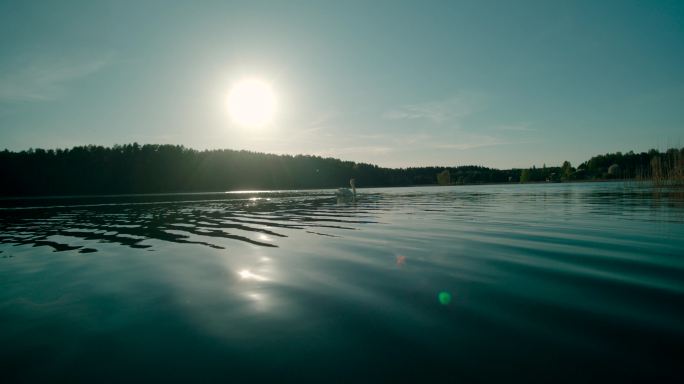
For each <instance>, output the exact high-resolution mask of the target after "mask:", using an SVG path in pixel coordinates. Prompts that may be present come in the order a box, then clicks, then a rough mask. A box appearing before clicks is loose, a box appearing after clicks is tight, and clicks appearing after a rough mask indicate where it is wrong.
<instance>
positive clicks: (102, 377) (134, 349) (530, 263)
mask: <svg viewBox="0 0 684 384" xmlns="http://www.w3.org/2000/svg"><path fill="white" fill-rule="evenodd" d="M333 192H334V191H331V190H318V191H270V192H241V193H213V194H175V195H174V194H170V195H139V196H106V197H71V198H42V199H21V200H7V199H5V200H0V207H2V208H0V366H1V367H2V372H3V373H2V375H3V379H4V380H3V381H4V382H8V381H10V382H35V381H41V380H42V381H46V380H49V381H53V382H56V381H59V382H102V381H121V382H123V381H143V380H146V381H177V382H195V381H200V380H201V381H221V382H254V381H269V382H284V381H294V380H297V381H314V382H330V381H332V382H340V381H344V382H367V381H404V382H428V381H431V382H440V381H441V382H453V381H456V380H459V381H464V382H473V381H497V382H498V381H551V382H557V381H574V382H577V381H598V380H610V381H617V382H626V381H637V380H638V381H649V382H677V381H679V382H681V381H680V380H682V377H683V376H684V364H682V360H681V356H683V355H684V190H682V189H679V190H677V189H663V188H660V189H657V188H652V187H650V186H647V185H638V184H630V183H626V182H615V183H576V184H572V183H567V184H566V183H563V184H535V185H487V186H454V187H423V188H389V189H359V199H358V201H357V202H355V203H338V202H336V201H335V199H334V197H333Z"/></svg>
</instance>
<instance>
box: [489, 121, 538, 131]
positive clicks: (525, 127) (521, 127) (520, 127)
mask: <svg viewBox="0 0 684 384" xmlns="http://www.w3.org/2000/svg"><path fill="white" fill-rule="evenodd" d="M496 129H497V130H499V131H511V132H537V130H536V129H534V128H531V127H530V125H529V124H527V123H522V124H507V125H499V126H497V127H496Z"/></svg>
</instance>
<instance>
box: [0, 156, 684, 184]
mask: <svg viewBox="0 0 684 384" xmlns="http://www.w3.org/2000/svg"><path fill="white" fill-rule="evenodd" d="M683 159H684V148H682V149H670V150H668V151H666V152H660V151H657V150H650V151H649V152H642V153H634V152H628V153H624V154H623V153H620V152H618V153H614V154H606V155H599V156H595V157H592V158H591V159H589V160H588V161H586V162H585V163H582V164H580V165H579V166H578V167H577V168H573V167H572V166H571V165H570V163H568V162H565V163H564V164H563V165H562V166H560V167H546V166H543V167H541V168H537V167H532V168H529V169H509V170H499V169H493V168H487V167H481V166H470V165H469V166H458V167H443V166H442V167H437V166H435V167H415V168H383V167H378V166H376V165H372V164H365V163H355V162H352V161H342V160H339V159H334V158H322V157H318V156H307V155H297V156H290V155H273V154H265V153H256V152H250V151H235V150H206V151H197V150H194V149H189V148H185V147H183V146H178V145H154V144H146V145H139V144H137V143H135V144H126V145H115V146H114V147H111V148H110V147H102V146H94V145H89V146H78V147H73V148H71V149H56V150H52V149H50V150H44V149H30V150H28V151H20V152H12V151H8V150H4V151H2V152H0V195H2V196H30V195H34V196H37V195H75V194H79V195H80V194H125V193H161V192H209V191H226V190H245V189H304V188H335V187H339V186H344V185H347V184H348V182H349V179H350V178H352V177H353V178H355V179H356V180H357V182H358V184H359V185H360V186H363V187H390V186H410V185H432V184H478V183H506V182H515V183H517V182H535V181H569V180H592V179H607V178H627V179H629V178H650V177H651V176H658V175H660V176H662V175H664V176H665V177H671V176H672V175H675V176H676V175H677V172H679V173H681V171H682V169H684V166H683V165H682V160H683Z"/></svg>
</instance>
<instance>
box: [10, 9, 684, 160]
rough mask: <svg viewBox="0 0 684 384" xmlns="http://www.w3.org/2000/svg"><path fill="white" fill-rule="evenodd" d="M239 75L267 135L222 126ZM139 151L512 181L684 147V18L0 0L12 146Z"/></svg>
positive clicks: (650, 12) (680, 14)
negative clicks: (454, 171)
mask: <svg viewBox="0 0 684 384" xmlns="http://www.w3.org/2000/svg"><path fill="white" fill-rule="evenodd" d="M246 76H256V77H259V78H261V79H263V80H265V81H267V82H269V83H270V84H271V85H272V87H273V89H274V91H275V93H276V95H277V98H278V103H279V110H278V113H277V115H276V116H275V117H274V119H273V123H272V124H271V125H270V126H268V127H264V128H260V129H246V128H244V127H239V126H236V125H235V124H234V123H233V122H231V119H230V118H229V116H228V114H227V112H226V110H227V107H226V105H225V104H226V95H227V93H228V90H229V88H230V86H231V84H234V83H235V81H237V80H238V79H240V78H244V77H246ZM134 141H137V142H139V143H169V144H183V145H185V146H188V147H193V148H197V149H204V148H232V149H249V150H254V151H265V152H273V153H289V154H297V153H306V154H316V155H323V156H333V157H339V158H343V159H347V160H355V161H365V162H371V163H376V164H380V165H385V166H419V165H463V164H479V165H486V166H494V167H500V168H506V167H512V166H518V167H520V166H530V165H532V164H536V165H541V164H543V163H546V164H560V163H561V162H562V161H563V160H570V161H571V162H572V163H573V164H575V165H576V164H577V163H578V162H580V161H583V160H586V159H587V158H588V157H590V156H592V155H594V154H598V153H605V152H614V151H627V150H630V149H633V150H637V151H641V150H647V149H649V148H652V147H655V148H661V149H664V148H666V147H669V146H682V145H684V2H683V1H639V2H633V1H626V0H625V1H586V2H571V1H536V2H526V1H493V2H489V1H405V2H400V1H362V2H355V1H347V0H345V1H315V2H313V1H312V2H307V1H272V2H261V1H246V2H228V1H179V2H174V1H130V2H128V1H112V2H104V1H82V2H71V1H35V2H33V1H3V0H0V148H8V149H12V150H19V149H28V148H29V147H33V148H37V147H42V148H56V147H70V146H73V145H82V144H100V145H113V144H116V143H119V144H123V143H130V142H134Z"/></svg>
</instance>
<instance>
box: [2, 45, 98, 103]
mask: <svg viewBox="0 0 684 384" xmlns="http://www.w3.org/2000/svg"><path fill="white" fill-rule="evenodd" d="M110 62H111V55H108V56H105V57H99V58H95V59H88V60H69V59H57V60H44V59H43V60H33V61H30V62H29V63H24V65H16V66H14V67H12V68H4V69H3V70H2V72H4V73H3V74H1V75H0V101H5V102H7V101H46V100H54V99H57V98H59V97H61V96H62V95H64V93H65V92H66V87H67V85H68V83H69V82H72V81H74V80H77V79H80V78H84V77H87V76H90V75H92V74H94V73H96V72H98V71H99V70H101V69H102V68H104V67H105V66H107V65H108V64H109V63H110Z"/></svg>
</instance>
